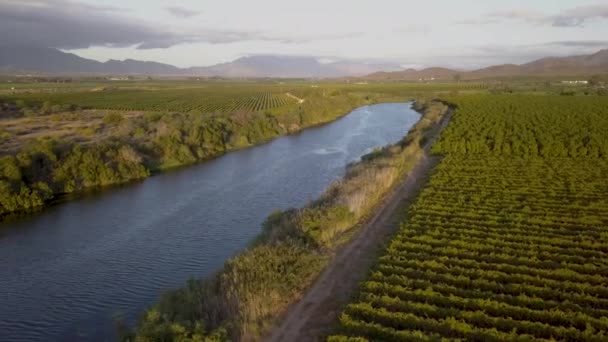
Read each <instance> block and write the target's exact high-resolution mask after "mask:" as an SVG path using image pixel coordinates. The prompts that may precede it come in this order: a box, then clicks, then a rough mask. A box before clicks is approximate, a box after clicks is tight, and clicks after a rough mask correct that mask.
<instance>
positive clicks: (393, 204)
mask: <svg viewBox="0 0 608 342" xmlns="http://www.w3.org/2000/svg"><path fill="white" fill-rule="evenodd" d="M450 118H451V113H450V112H448V113H447V114H446V115H445V117H444V118H443V120H442V122H441V123H440V124H439V127H438V128H437V129H436V131H435V134H434V135H433V138H432V139H430V140H429V141H428V142H427V144H426V145H425V146H424V155H423V156H422V158H421V159H420V161H419V162H418V164H417V165H416V167H415V168H414V169H413V170H412V171H411V172H410V173H409V175H408V176H407V178H406V179H405V181H404V182H403V183H402V184H401V185H400V186H398V187H397V188H396V189H395V190H394V191H393V192H392V194H390V195H389V196H387V199H386V200H385V201H384V202H383V203H382V204H381V205H380V206H379V208H378V209H377V210H376V213H375V215H374V216H372V217H371V219H369V220H368V222H366V223H365V225H364V227H362V228H361V230H360V231H359V232H358V234H357V236H355V237H354V238H353V239H352V241H350V242H349V243H348V244H347V245H345V246H344V247H343V248H342V250H340V252H338V253H337V254H336V256H335V258H334V259H333V260H332V261H331V262H330V264H329V265H328V266H327V268H326V269H325V270H324V271H323V273H322V274H321V275H320V276H319V278H318V279H317V280H316V282H315V283H314V284H313V286H312V287H311V288H310V289H309V290H308V291H307V292H306V294H305V295H304V296H303V297H302V299H301V300H300V301H299V302H297V303H294V304H293V305H292V306H291V307H290V308H289V310H288V311H287V313H286V314H285V316H284V317H283V320H282V321H281V322H280V323H279V325H277V326H275V327H274V329H273V330H272V332H271V334H270V335H269V336H267V337H266V338H265V340H266V341H269V342H283V341H290V342H291V341H319V340H321V339H322V338H323V337H324V336H325V335H327V334H328V333H329V332H331V329H332V328H334V326H335V323H336V322H337V319H338V315H339V314H340V312H341V311H342V308H343V307H344V305H346V304H347V303H348V302H349V300H350V299H352V297H353V295H354V294H356V291H357V288H358V285H359V283H360V282H361V281H363V280H364V279H365V277H366V276H367V274H368V273H369V271H370V269H371V268H372V267H373V265H374V263H375V262H376V259H377V256H378V254H379V253H380V252H381V251H382V250H383V249H384V247H385V246H386V243H387V242H388V241H390V239H391V237H392V236H393V235H394V233H395V232H396V231H397V230H398V229H399V222H400V221H401V219H402V218H403V215H404V214H405V210H404V209H405V208H406V207H407V205H408V204H409V203H410V202H411V201H412V200H413V199H414V198H415V197H416V195H417V194H418V191H419V190H420V189H422V187H423V186H424V184H426V182H427V180H428V178H429V177H430V174H431V171H432V170H433V168H434V167H435V166H436V165H437V164H438V163H439V160H440V157H438V156H430V154H429V150H430V147H431V146H432V144H433V142H434V141H435V139H436V138H437V137H438V136H439V134H440V132H441V130H442V129H443V128H444V127H445V126H446V125H447V123H448V122H449V120H450Z"/></svg>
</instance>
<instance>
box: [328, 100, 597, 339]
mask: <svg viewBox="0 0 608 342" xmlns="http://www.w3.org/2000/svg"><path fill="white" fill-rule="evenodd" d="M450 102H453V103H454V104H456V105H457V106H458V109H457V111H456V113H455V116H454V118H453V121H452V122H451V124H450V125H449V126H448V127H447V129H446V130H445V131H444V133H443V134H442V138H441V140H440V141H439V142H438V143H437V144H436V145H435V147H434V150H435V152H437V153H441V154H443V155H444V158H443V159H442V161H441V162H440V164H439V165H438V167H437V168H436V169H435V171H434V174H433V175H432V177H431V179H430V181H429V183H428V184H427V185H426V187H425V188H424V190H423V191H422V192H421V194H420V195H419V196H418V198H417V200H416V202H415V203H414V204H413V205H412V207H410V208H409V210H408V213H407V218H406V219H405V220H404V221H403V223H402V225H401V228H400V231H399V233H398V234H397V235H396V236H395V238H394V239H393V240H392V241H391V243H390V244H389V246H388V247H387V249H386V251H385V253H384V255H383V256H381V257H380V259H379V262H378V264H377V266H376V267H375V268H374V269H373V270H372V272H371V274H370V275H369V277H368V279H367V280H366V281H365V282H364V283H363V284H362V285H361V288H360V294H359V295H358V298H357V299H356V300H355V301H354V302H353V303H351V304H349V305H348V306H347V307H346V308H345V310H344V312H343V313H342V316H341V319H340V328H339V330H338V331H337V335H334V336H331V337H330V338H329V340H330V341H348V340H350V341H365V340H385V341H404V340H408V341H410V340H411V341H439V340H471V341H536V340H538V341H542V340H546V341H552V340H553V341H554V340H568V341H606V340H608V181H607V180H606V176H607V175H608V158H607V157H608V155H607V152H608V149H607V148H608V142H607V140H606V135H607V134H606V132H608V115H607V114H608V113H607V111H608V101H607V99H605V98H599V97H571V98H559V97H544V96H474V97H460V98H458V97H457V98H453V99H450Z"/></svg>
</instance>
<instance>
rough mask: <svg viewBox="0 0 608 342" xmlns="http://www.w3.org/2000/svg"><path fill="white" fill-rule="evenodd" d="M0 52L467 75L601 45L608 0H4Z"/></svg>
mask: <svg viewBox="0 0 608 342" xmlns="http://www.w3.org/2000/svg"><path fill="white" fill-rule="evenodd" d="M0 32H2V34H1V35H0V46H2V45H5V46H6V45H11V44H19V45H32V46H42V47H54V48H59V49H62V50H64V51H69V52H72V53H75V54H77V55H79V56H82V57H85V58H91V59H95V60H99V61H106V60H108V59H118V60H123V59H128V58H131V59H138V60H147V61H157V62H163V63H168V64H172V65H176V66H179V67H189V66H206V65H212V64H216V63H223V62H229V61H232V60H234V59H236V58H239V57H243V56H250V55H260V54H262V55H294V56H315V57H317V58H319V59H320V60H321V61H327V62H329V61H335V60H344V59H349V60H359V61H364V62H390V63H395V64H398V65H401V66H402V67H414V68H422V67H429V66H445V67H453V68H460V69H474V68H479V67H484V66H488V65H494V64H502V63H524V62H528V61H531V60H534V59H537V58H541V57H546V56H565V55H573V54H587V53H592V52H595V51H598V50H600V49H603V48H608V0H525V1H523V0H509V1H504V0H458V1H453V0H416V1H409V0H305V1H286V0H255V1H252V0H215V1H209V0H181V1H164V0H128V1H125V0H103V1H102V0H0Z"/></svg>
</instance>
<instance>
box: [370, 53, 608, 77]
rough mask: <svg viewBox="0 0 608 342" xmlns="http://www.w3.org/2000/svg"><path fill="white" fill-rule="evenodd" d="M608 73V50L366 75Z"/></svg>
mask: <svg viewBox="0 0 608 342" xmlns="http://www.w3.org/2000/svg"><path fill="white" fill-rule="evenodd" d="M605 73H608V49H606V50H600V51H598V52H596V53H594V54H591V55H579V56H569V57H547V58H541V59H538V60H535V61H533V62H530V63H525V64H520V65H517V64H501V65H494V66H490V67H487V68H483V69H478V70H472V71H462V70H454V69H446V68H427V69H422V70H416V69H406V70H400V71H394V72H384V71H381V72H376V73H372V74H370V75H367V76H365V77H364V79H368V80H405V81H416V80H442V79H452V78H454V77H456V76H458V77H460V78H462V79H481V78H493V77H513V76H582V75H591V74H605Z"/></svg>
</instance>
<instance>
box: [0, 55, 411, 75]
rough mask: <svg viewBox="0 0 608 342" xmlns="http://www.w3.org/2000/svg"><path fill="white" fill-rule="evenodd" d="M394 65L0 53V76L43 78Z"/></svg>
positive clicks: (342, 71) (311, 71) (357, 71)
mask: <svg viewBox="0 0 608 342" xmlns="http://www.w3.org/2000/svg"><path fill="white" fill-rule="evenodd" d="M399 69H400V67H399V65H396V64H388V63H385V64H370V63H363V62H357V61H337V62H331V63H321V62H320V61H319V60H318V59H317V58H315V57H298V56H274V55H261V56H250V57H241V58H239V59H236V60H234V61H232V62H228V63H221V64H216V65H212V66H205V67H191V68H178V67H175V66H173V65H169V64H163V63H157V62H143V61H137V60H133V59H127V60H124V61H117V60H109V61H107V62H98V61H95V60H91V59H86V58H82V57H79V56H77V55H75V54H72V53H66V52H63V51H61V50H57V49H53V48H39V47H10V48H9V47H5V48H1V49H0V73H4V74H7V73H8V74H17V73H43V74H123V75H124V74H130V75H159V76H202V77H212V76H219V77H228V78H255V77H283V78H316V77H344V76H363V75H367V74H370V73H373V72H376V71H379V70H385V71H386V70H389V71H392V70H399Z"/></svg>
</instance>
